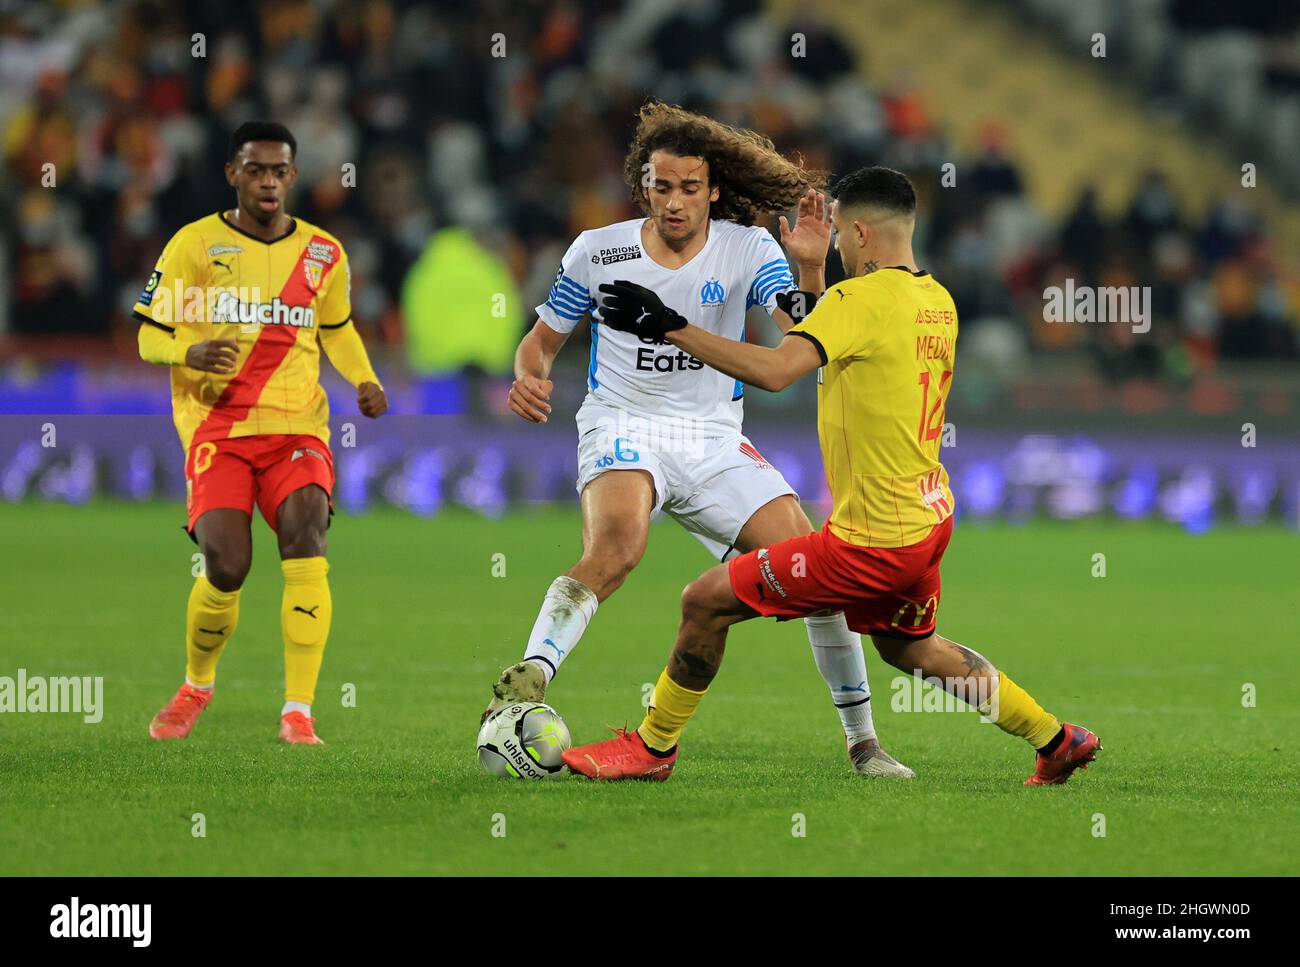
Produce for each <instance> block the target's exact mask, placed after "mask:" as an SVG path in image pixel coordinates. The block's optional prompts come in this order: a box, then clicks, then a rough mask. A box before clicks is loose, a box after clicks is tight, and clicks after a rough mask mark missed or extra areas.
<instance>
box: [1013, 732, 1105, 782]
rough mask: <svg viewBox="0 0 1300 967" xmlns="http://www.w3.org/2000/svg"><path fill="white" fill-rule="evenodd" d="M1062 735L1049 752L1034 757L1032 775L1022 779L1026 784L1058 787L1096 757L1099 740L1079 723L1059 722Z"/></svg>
mask: <svg viewBox="0 0 1300 967" xmlns="http://www.w3.org/2000/svg"><path fill="white" fill-rule="evenodd" d="M1061 728H1063V729H1065V738H1063V739H1062V740H1061V744H1060V745H1058V746H1057V747H1056V751H1055V752H1053V753H1052V754H1051V755H1037V756H1035V760H1036V766H1035V768H1034V774H1033V775H1032V776H1030V777H1029V778H1028V779H1026V780H1025V785H1026V786H1059V785H1061V784H1062V783H1064V782H1065V780H1067V779H1069V778H1070V774H1071V773H1072V772H1074V770H1075V769H1086V768H1088V763H1089V762H1093V761H1094V760H1096V758H1097V752H1098V750H1099V749H1101V739H1099V738H1097V736H1096V735H1094V734H1093V733H1091V732H1089V731H1088V730H1087V729H1085V728H1084V727H1083V726H1082V725H1071V724H1070V723H1069V722H1062V723H1061Z"/></svg>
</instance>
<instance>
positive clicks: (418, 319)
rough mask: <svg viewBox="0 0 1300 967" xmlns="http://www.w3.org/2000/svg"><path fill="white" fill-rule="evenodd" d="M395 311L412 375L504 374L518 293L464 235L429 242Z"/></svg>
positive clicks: (499, 263)
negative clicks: (470, 369)
mask: <svg viewBox="0 0 1300 967" xmlns="http://www.w3.org/2000/svg"><path fill="white" fill-rule="evenodd" d="M402 312H403V314H404V315H405V317H406V352H407V360H408V362H409V363H410V365H411V369H412V370H413V371H414V372H416V373H419V374H421V375H437V374H442V373H452V372H456V371H457V370H460V369H463V368H464V367H466V366H475V367H478V368H479V369H482V370H484V371H485V372H488V373H508V372H510V369H511V366H512V364H513V360H514V356H515V343H516V342H517V341H518V339H519V332H520V328H521V326H522V325H523V320H522V316H521V314H520V305H519V290H518V288H516V286H515V282H514V279H513V278H512V277H511V275H510V271H509V269H508V268H507V266H506V264H505V262H504V261H503V260H502V259H500V258H499V257H498V256H496V255H495V254H493V253H492V252H490V251H488V249H486V248H484V247H483V246H482V245H480V244H479V242H478V240H477V239H475V238H474V236H473V234H472V233H470V232H468V231H466V230H465V229H463V228H444V229H442V230H441V231H438V232H435V233H434V234H433V235H431V236H430V237H429V243H428V245H426V246H425V249H424V251H423V252H422V253H421V254H420V257H419V259H417V260H416V263H415V264H414V265H413V266H411V271H410V273H409V274H408V275H407V276H406V281H405V282H403V283H402Z"/></svg>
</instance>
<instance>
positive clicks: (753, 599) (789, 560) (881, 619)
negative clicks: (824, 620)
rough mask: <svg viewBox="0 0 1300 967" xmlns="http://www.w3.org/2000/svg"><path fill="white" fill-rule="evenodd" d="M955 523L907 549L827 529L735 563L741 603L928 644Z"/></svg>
mask: <svg viewBox="0 0 1300 967" xmlns="http://www.w3.org/2000/svg"><path fill="white" fill-rule="evenodd" d="M951 536H952V518H951V517H949V518H948V519H947V520H945V521H944V522H943V523H942V524H939V525H938V526H936V527H935V528H934V530H932V531H931V532H930V534H929V536H927V537H926V538H925V540H923V541H919V542H917V543H916V544H912V545H910V546H908V547H859V546H858V545H856V544H850V543H848V542H847V541H843V540H840V538H838V537H836V536H835V535H834V534H832V533H831V532H830V531H829V530H828V529H827V528H825V527H823V528H822V529H821V530H819V531H814V532H813V533H811V534H805V535H804V536H802V537H793V538H791V539H790V540H787V541H781V542H780V543H778V544H773V545H771V546H770V547H761V548H759V549H758V550H756V551H750V552H749V553H748V554H743V555H741V556H740V557H737V558H733V559H732V561H731V563H730V565H729V567H730V574H731V590H732V591H733V592H735V595H736V597H738V598H740V600H741V601H743V602H745V604H747V605H749V606H750V607H751V608H753V609H754V610H755V611H757V612H758V613H759V614H761V615H763V616H764V617H766V618H773V617H775V618H801V617H805V616H807V615H810V614H815V613H816V612H818V611H843V612H844V617H845V618H846V619H847V620H848V623H849V627H850V628H851V629H853V630H854V631H856V632H859V633H861V634H871V635H887V636H889V637H892V638H924V637H926V636H927V635H929V634H932V633H933V632H934V624H935V618H936V616H937V615H938V612H939V562H940V561H941V560H943V552H944V550H945V549H947V547H948V539H949V538H950V537H951Z"/></svg>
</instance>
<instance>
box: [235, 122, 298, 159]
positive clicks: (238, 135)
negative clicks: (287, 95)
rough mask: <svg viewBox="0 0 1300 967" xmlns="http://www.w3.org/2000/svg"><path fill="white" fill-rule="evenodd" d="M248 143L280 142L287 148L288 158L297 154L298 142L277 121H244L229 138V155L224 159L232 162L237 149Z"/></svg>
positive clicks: (237, 151)
mask: <svg viewBox="0 0 1300 967" xmlns="http://www.w3.org/2000/svg"><path fill="white" fill-rule="evenodd" d="M250 141H282V142H284V143H285V144H287V145H288V146H289V157H291V158H293V157H296V156H297V154H298V141H297V139H295V138H294V136H293V135H292V134H291V133H290V132H289V129H288V128H286V127H285V126H284V125H283V124H280V123H279V122H278V121H245V122H244V123H243V124H241V125H240V126H239V127H237V128H236V129H235V133H234V134H232V135H231V136H230V153H229V154H228V155H226V157H227V158H229V159H231V160H234V157H235V155H237V154H239V149H240V148H242V147H243V146H244V145H246V144H248V142H250Z"/></svg>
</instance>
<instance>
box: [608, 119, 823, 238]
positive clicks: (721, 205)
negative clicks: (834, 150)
mask: <svg viewBox="0 0 1300 967" xmlns="http://www.w3.org/2000/svg"><path fill="white" fill-rule="evenodd" d="M639 116H640V119H641V120H640V123H639V124H637V127H636V134H635V135H634V136H633V138H632V144H631V146H630V147H629V148H628V152H627V157H626V158H625V159H624V161H623V179H624V181H626V182H627V186H628V188H630V189H631V190H632V200H633V201H634V202H636V204H637V205H638V206H639V207H640V208H641V210H642V211H643V212H645V213H646V214H649V213H650V207H649V205H648V203H647V202H646V198H645V191H644V188H643V186H642V184H641V179H642V175H643V172H644V171H645V165H646V164H647V163H649V161H650V155H651V154H652V153H653V152H655V151H667V152H669V153H671V154H675V155H678V156H680V157H687V158H703V159H704V160H705V161H707V162H708V164H709V184H710V185H711V186H712V185H716V186H717V187H718V200H717V201H716V202H714V203H713V204H712V210H711V216H712V217H713V218H725V219H728V220H730V221H733V222H738V223H739V224H741V225H753V224H754V223H755V222H756V221H758V219H759V218H761V217H762V216H764V215H770V214H772V213H773V212H782V211H787V210H788V209H790V208H793V207H794V206H795V205H796V204H797V203H798V201H799V198H800V196H801V195H803V193H804V192H805V191H807V190H808V189H809V188H816V189H818V190H819V191H820V190H822V189H824V188H825V187H826V173H825V172H822V171H815V170H812V169H809V168H805V167H804V166H803V159H799V161H798V162H795V161H790V160H789V159H787V158H784V157H782V156H781V155H780V154H779V153H778V152H777V150H776V148H775V147H774V146H773V144H772V140H771V138H765V137H763V135H761V134H757V133H755V132H753V131H745V130H741V129H738V128H733V127H731V126H729V125H726V124H723V123H722V122H720V121H715V120H713V119H712V118H707V117H705V116H703V115H702V114H692V113H691V112H690V111H687V110H686V109H684V108H681V107H678V106H677V105H675V104H663V103H661V102H658V101H650V102H648V103H646V104H644V105H642V107H641V111H640V113H639Z"/></svg>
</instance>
